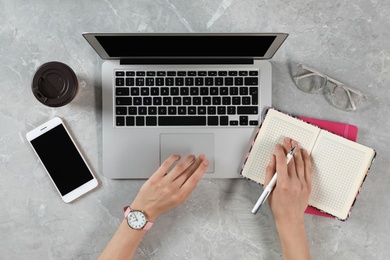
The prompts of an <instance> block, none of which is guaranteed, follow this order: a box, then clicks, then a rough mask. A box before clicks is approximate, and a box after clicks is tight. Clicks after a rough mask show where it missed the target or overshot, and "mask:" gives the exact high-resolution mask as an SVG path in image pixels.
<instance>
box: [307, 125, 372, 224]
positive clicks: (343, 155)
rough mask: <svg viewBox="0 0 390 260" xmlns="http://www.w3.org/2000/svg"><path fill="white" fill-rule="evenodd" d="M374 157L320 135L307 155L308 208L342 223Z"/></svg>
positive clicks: (369, 151) (354, 145) (343, 141)
mask: <svg viewBox="0 0 390 260" xmlns="http://www.w3.org/2000/svg"><path fill="white" fill-rule="evenodd" d="M374 153H375V152H374V150H373V149H371V148H368V147H366V146H363V145H361V144H358V143H355V142H352V141H349V140H347V139H345V138H342V137H340V136H337V135H334V134H332V133H329V132H327V131H322V132H321V133H320V135H319V136H318V139H317V143H316V144H315V146H314V148H313V150H312V153H311V156H312V158H313V175H312V176H313V177H312V193H311V195H310V200H309V205H311V206H314V207H316V208H319V209H321V210H323V211H325V212H327V213H329V214H331V215H333V216H336V217H338V218H340V219H346V218H347V217H348V214H349V212H350V209H351V206H352V203H353V201H354V200H355V197H356V194H357V192H358V190H359V188H360V186H361V184H362V181H363V180H364V177H365V175H366V173H367V169H368V167H369V166H370V165H371V161H372V158H373V156H374Z"/></svg>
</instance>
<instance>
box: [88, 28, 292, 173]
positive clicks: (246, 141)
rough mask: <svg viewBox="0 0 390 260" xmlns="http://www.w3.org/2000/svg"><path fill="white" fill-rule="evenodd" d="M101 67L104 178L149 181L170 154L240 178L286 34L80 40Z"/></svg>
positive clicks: (268, 98) (268, 101) (102, 36)
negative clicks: (203, 160) (199, 159)
mask: <svg viewBox="0 0 390 260" xmlns="http://www.w3.org/2000/svg"><path fill="white" fill-rule="evenodd" d="M83 36H84V38H85V39H86V40H87V41H88V43H89V44H90V45H91V46H92V48H93V49H94V50H95V51H96V52H97V53H98V55H99V56H100V57H101V58H102V59H103V60H104V62H103V65H102V103H103V106H102V109H103V111H102V121H103V174H104V175H105V176H106V177H108V178H111V179H147V178H149V177H150V176H151V175H152V174H153V173H154V172H155V171H156V170H157V169H158V167H159V166H160V165H161V163H162V162H163V161H164V160H166V159H167V158H168V157H169V156H170V155H172V154H178V155H181V156H182V158H184V157H185V156H186V155H188V154H195V155H199V154H201V153H203V154H205V155H206V157H207V158H208V159H209V161H210V164H209V167H208V170H207V172H206V173H205V175H204V178H241V175H240V170H241V165H242V163H243V160H244V157H245V154H246V153H247V152H248V150H249V148H250V143H251V138H253V135H254V134H255V132H256V130H257V129H258V126H259V124H260V123H261V118H262V113H263V112H264V109H265V108H267V107H270V106H271V102H272V84H271V82H272V81H271V80H272V67H271V63H270V61H269V60H270V59H271V58H272V57H273V55H274V54H275V52H276V51H277V50H278V49H279V47H280V46H281V45H282V43H283V42H284V41H285V39H286V38H287V36H288V34H285V33H83Z"/></svg>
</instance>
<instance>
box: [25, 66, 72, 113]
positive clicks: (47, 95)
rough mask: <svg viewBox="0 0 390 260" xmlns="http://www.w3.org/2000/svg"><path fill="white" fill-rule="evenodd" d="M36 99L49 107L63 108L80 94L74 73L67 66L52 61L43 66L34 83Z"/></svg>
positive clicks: (37, 71) (38, 71) (35, 76)
mask: <svg viewBox="0 0 390 260" xmlns="http://www.w3.org/2000/svg"><path fill="white" fill-rule="evenodd" d="M31 87H32V92H33V94H34V96H35V98H36V99H37V100H38V101H39V102H41V103H42V104H44V105H46V106H49V107H61V106H64V105H66V104H68V103H69V102H71V101H72V100H73V99H74V98H75V97H76V96H77V94H78V91H79V83H78V80H77V77H76V74H75V73H74V71H73V70H72V69H71V68H70V67H69V66H68V65H66V64H64V63H62V62H58V61H51V62H47V63H45V64H42V65H41V66H40V67H39V68H38V69H37V70H36V72H35V74H34V77H33V81H32V86H31Z"/></svg>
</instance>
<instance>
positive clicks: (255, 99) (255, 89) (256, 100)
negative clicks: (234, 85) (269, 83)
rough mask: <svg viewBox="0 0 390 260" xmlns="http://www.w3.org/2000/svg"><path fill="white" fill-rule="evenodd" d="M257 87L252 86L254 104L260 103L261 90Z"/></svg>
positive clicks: (251, 93)
mask: <svg viewBox="0 0 390 260" xmlns="http://www.w3.org/2000/svg"><path fill="white" fill-rule="evenodd" d="M258 91H259V90H258V88H257V87H250V88H249V94H250V95H251V96H252V105H258V104H259V92H258Z"/></svg>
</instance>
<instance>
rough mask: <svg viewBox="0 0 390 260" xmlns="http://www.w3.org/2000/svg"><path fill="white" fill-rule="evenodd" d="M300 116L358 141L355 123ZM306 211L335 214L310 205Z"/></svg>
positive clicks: (308, 121) (324, 215)
mask: <svg viewBox="0 0 390 260" xmlns="http://www.w3.org/2000/svg"><path fill="white" fill-rule="evenodd" d="M298 118H299V119H301V120H303V121H305V122H307V123H310V124H312V125H316V126H318V127H319V128H321V129H325V130H327V131H329V132H331V133H334V134H336V135H339V136H342V137H345V138H347V139H349V140H351V141H354V142H356V138H357V134H358V128H357V127H356V126H354V125H350V124H343V123H337V122H331V121H326V120H320V119H314V118H309V117H302V116H300V117H298ZM305 213H307V214H313V215H317V216H323V217H329V218H334V217H333V216H331V215H329V214H326V213H324V212H322V211H320V210H318V209H316V208H313V207H310V206H308V207H307V209H306V211H305Z"/></svg>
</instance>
